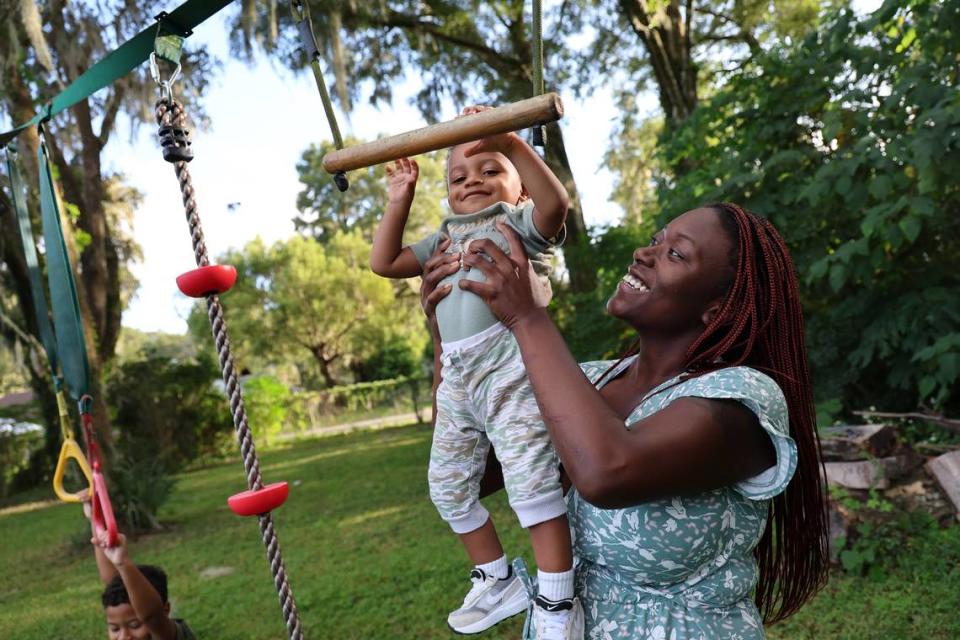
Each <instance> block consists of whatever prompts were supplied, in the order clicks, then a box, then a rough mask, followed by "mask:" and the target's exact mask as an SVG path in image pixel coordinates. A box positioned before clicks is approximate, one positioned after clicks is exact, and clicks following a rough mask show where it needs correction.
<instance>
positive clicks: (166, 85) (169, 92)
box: [150, 52, 182, 102]
mask: <svg viewBox="0 0 960 640" xmlns="http://www.w3.org/2000/svg"><path fill="white" fill-rule="evenodd" d="M181 70H182V67H181V65H180V63H179V62H178V63H177V67H176V68H175V69H174V70H173V73H172V74H170V77H169V78H168V79H166V80H162V79H161V78H160V64H159V63H158V62H157V54H156V52H154V53H151V54H150V75H151V76H152V77H153V81H154V82H156V83H157V86H159V87H160V99H161V100H166V101H167V102H170V101H172V100H173V83H174V82H176V81H177V78H179V77H180V71H181Z"/></svg>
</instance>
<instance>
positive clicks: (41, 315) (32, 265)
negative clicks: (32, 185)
mask: <svg viewBox="0 0 960 640" xmlns="http://www.w3.org/2000/svg"><path fill="white" fill-rule="evenodd" d="M6 151H7V175H8V176H10V188H11V189H12V190H13V207H14V209H16V212H17V221H18V222H19V223H20V241H21V242H22V243H23V256H24V258H25V259H26V262H27V275H28V276H29V278H30V293H31V294H32V295H33V313H34V315H35V316H36V320H37V331H38V333H39V334H40V342H41V343H43V350H44V351H46V352H47V361H48V362H49V363H50V372H51V373H52V374H53V381H54V385H55V386H56V387H57V389H59V388H60V377H59V376H58V375H57V369H58V366H59V362H58V359H57V341H56V338H54V336H53V329H52V328H51V327H50V312H49V311H48V310H47V294H46V292H44V290H43V279H42V274H41V272H40V261H39V260H37V244H36V242H35V241H34V239H33V226H32V225H31V224H30V213H29V212H28V210H27V202H26V198H25V197H24V188H23V187H24V182H23V178H22V177H21V176H20V169H19V168H18V167H17V159H16V151H15V150H13V149H11V148H10V147H7V149H6Z"/></svg>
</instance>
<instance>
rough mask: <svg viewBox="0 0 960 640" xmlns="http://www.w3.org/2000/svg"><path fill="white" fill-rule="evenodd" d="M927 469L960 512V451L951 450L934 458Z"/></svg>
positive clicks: (959, 514)
mask: <svg viewBox="0 0 960 640" xmlns="http://www.w3.org/2000/svg"><path fill="white" fill-rule="evenodd" d="M927 471H929V472H930V475H932V476H933V477H934V478H936V479H937V482H939V483H940V486H941V487H943V491H944V493H946V494H947V497H948V498H950V502H952V503H953V508H954V509H955V510H956V511H957V512H960V451H951V452H950V453H945V454H943V455H942V456H938V457H936V458H934V459H933V460H931V461H930V462H928V463H927ZM958 517H960V513H958Z"/></svg>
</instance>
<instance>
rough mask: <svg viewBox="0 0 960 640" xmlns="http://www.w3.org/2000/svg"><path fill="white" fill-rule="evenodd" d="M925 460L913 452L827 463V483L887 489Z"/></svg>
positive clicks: (852, 487)
mask: <svg viewBox="0 0 960 640" xmlns="http://www.w3.org/2000/svg"><path fill="white" fill-rule="evenodd" d="M921 464H923V458H922V457H920V456H918V455H917V454H915V453H913V452H912V451H910V452H908V453H906V454H903V455H899V456H891V457H888V458H877V459H876V460H861V461H859V462H825V463H824V464H823V468H824V471H825V472H826V476H827V482H828V483H830V484H835V485H838V486H841V487H846V488H847V489H886V488H887V487H889V486H890V481H891V480H896V479H897V478H899V477H901V476H902V475H904V474H906V473H908V472H909V471H912V470H913V469H916V468H917V467H919V466H920V465H921Z"/></svg>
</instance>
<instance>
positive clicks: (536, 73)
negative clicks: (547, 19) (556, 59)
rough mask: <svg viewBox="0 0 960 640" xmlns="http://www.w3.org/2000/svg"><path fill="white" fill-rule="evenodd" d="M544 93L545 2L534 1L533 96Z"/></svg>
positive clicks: (540, 0)
mask: <svg viewBox="0 0 960 640" xmlns="http://www.w3.org/2000/svg"><path fill="white" fill-rule="evenodd" d="M543 92H544V85H543V0H533V95H535V96H539V95H541V94H543Z"/></svg>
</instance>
